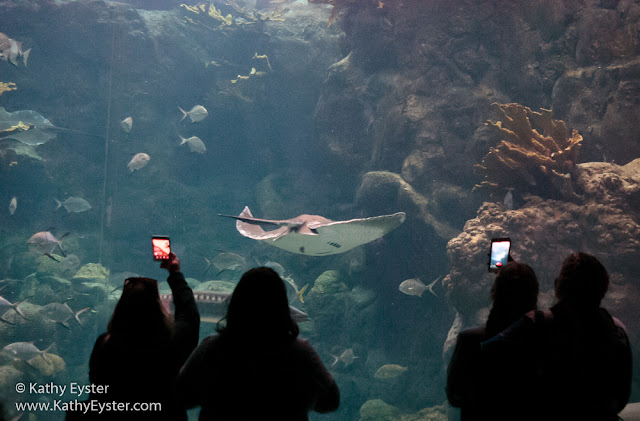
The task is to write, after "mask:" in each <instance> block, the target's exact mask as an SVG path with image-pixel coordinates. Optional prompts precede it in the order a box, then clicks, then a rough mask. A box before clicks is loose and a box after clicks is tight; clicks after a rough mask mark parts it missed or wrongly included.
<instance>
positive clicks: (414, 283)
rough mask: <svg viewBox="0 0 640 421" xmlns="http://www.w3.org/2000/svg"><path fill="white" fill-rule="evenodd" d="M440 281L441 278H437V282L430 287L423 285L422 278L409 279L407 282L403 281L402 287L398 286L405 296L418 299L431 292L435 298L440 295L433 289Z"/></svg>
mask: <svg viewBox="0 0 640 421" xmlns="http://www.w3.org/2000/svg"><path fill="white" fill-rule="evenodd" d="M439 280H440V278H437V279H436V280H435V281H433V282H431V283H430V284H429V285H425V284H423V283H422V281H420V278H416V279H407V280H406V281H403V282H402V283H401V284H400V286H398V289H399V290H400V292H402V293H403V294H407V295H416V296H418V297H422V294H423V293H424V292H425V291H429V292H430V293H432V294H433V295H434V296H436V297H437V296H438V295H437V294H436V293H435V292H434V291H433V287H434V286H435V285H436V284H437V283H438V281H439Z"/></svg>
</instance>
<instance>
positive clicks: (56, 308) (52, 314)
mask: <svg viewBox="0 0 640 421" xmlns="http://www.w3.org/2000/svg"><path fill="white" fill-rule="evenodd" d="M90 308H91V307H86V308H83V309H82V310H80V311H73V310H71V307H69V305H68V304H67V303H51V304H47V305H46V306H44V307H42V308H41V309H40V312H41V313H42V314H44V315H45V316H46V317H47V318H48V319H50V320H53V321H54V322H58V323H60V324H61V325H62V326H64V327H66V328H67V329H71V327H70V326H69V324H68V323H67V322H68V321H69V319H70V318H72V317H73V318H74V319H76V321H77V322H78V324H79V325H80V326H83V325H82V322H81V321H80V315H81V314H82V313H84V312H85V311H87V310H89V309H90Z"/></svg>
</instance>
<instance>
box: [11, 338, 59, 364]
mask: <svg viewBox="0 0 640 421" xmlns="http://www.w3.org/2000/svg"><path fill="white" fill-rule="evenodd" d="M53 345H54V344H53V343H52V344H51V345H49V346H48V347H47V349H45V350H43V351H40V350H39V349H38V348H37V347H36V346H35V345H34V344H33V342H14V343H12V344H9V345H7V346H5V347H4V348H3V349H2V351H3V352H4V353H5V354H7V355H10V356H11V357H13V358H17V359H20V360H23V361H29V360H30V359H32V358H35V357H37V356H38V355H41V356H42V359H43V360H45V361H46V362H49V360H48V359H47V357H46V356H45V354H46V353H47V352H48V351H49V350H50V349H51V347H52V346H53Z"/></svg>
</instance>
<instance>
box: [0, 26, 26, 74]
mask: <svg viewBox="0 0 640 421" xmlns="http://www.w3.org/2000/svg"><path fill="white" fill-rule="evenodd" d="M29 53H31V48H29V49H28V50H27V51H22V42H19V41H16V40H14V39H11V38H9V37H8V36H6V35H5V34H3V33H2V32H0V60H4V61H9V62H10V63H11V64H13V65H14V66H16V67H18V59H19V58H20V57H22V62H23V63H24V67H27V60H29Z"/></svg>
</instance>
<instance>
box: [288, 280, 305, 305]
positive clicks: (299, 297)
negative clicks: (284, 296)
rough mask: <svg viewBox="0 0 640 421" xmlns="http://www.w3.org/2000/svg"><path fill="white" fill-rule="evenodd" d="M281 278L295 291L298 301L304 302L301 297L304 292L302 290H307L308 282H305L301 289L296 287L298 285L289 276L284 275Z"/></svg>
mask: <svg viewBox="0 0 640 421" xmlns="http://www.w3.org/2000/svg"><path fill="white" fill-rule="evenodd" d="M282 280H283V281H285V282H286V283H288V284H289V285H291V287H292V288H293V290H294V291H295V292H296V295H297V296H298V299H299V300H300V302H301V303H304V299H303V298H302V294H304V292H305V291H306V290H307V287H308V286H309V284H306V285H305V286H303V287H302V288H301V289H298V285H296V281H294V280H293V278H292V277H291V276H285V277H283V278H282Z"/></svg>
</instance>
